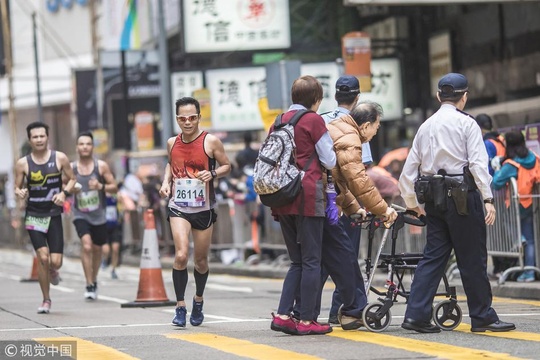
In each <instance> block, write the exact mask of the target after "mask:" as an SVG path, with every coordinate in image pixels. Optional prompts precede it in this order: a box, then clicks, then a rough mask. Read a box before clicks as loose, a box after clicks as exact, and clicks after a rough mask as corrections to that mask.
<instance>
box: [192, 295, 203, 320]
mask: <svg viewBox="0 0 540 360" xmlns="http://www.w3.org/2000/svg"><path fill="white" fill-rule="evenodd" d="M203 304H204V301H201V302H196V301H195V299H193V309H192V310H191V316H190V317H189V322H190V323H191V325H193V326H199V325H201V324H202V322H203V320H204V314H203V311H202V307H203Z"/></svg>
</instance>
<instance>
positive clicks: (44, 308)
mask: <svg viewBox="0 0 540 360" xmlns="http://www.w3.org/2000/svg"><path fill="white" fill-rule="evenodd" d="M50 311H51V300H50V299H47V300H43V303H41V306H40V307H38V310H37V312H38V314H48V313H49V312H50Z"/></svg>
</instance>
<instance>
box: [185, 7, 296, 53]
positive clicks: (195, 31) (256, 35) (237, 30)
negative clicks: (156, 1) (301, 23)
mask: <svg viewBox="0 0 540 360" xmlns="http://www.w3.org/2000/svg"><path fill="white" fill-rule="evenodd" d="M183 19H184V31H183V33H184V41H185V46H186V52H187V53H198V52H217V51H242V50H262V49H284V48H288V47H290V46H291V36H290V23H289V1H288V0H204V1H203V0H184V2H183Z"/></svg>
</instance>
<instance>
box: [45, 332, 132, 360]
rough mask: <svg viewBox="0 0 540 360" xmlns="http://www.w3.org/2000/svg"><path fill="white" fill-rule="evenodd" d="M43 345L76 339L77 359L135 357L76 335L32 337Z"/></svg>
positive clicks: (105, 359) (113, 359)
mask: <svg viewBox="0 0 540 360" xmlns="http://www.w3.org/2000/svg"><path fill="white" fill-rule="evenodd" d="M34 341H37V342H39V343H41V344H44V345H49V344H55V345H57V346H58V345H61V344H62V342H64V343H65V342H66V341H76V342H77V356H76V357H75V356H74V358H76V359H77V360H134V359H138V358H136V357H133V356H130V355H128V354H126V353H123V352H121V351H118V350H116V349H113V348H111V347H108V346H105V345H101V344H96V343H94V342H91V341H88V340H83V339H79V338H76V337H54V338H38V339H34Z"/></svg>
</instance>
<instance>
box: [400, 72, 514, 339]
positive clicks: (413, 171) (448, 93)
mask: <svg viewBox="0 0 540 360" xmlns="http://www.w3.org/2000/svg"><path fill="white" fill-rule="evenodd" d="M438 85H439V86H438V87H439V90H438V93H437V99H438V100H439V101H440V102H441V104H442V105H441V107H440V109H439V110H438V111H437V112H436V113H435V114H433V116H431V117H430V118H429V119H428V120H426V122H424V123H423V124H422V126H420V128H419V129H418V132H417V134H416V136H415V138H414V141H413V144H412V148H411V151H410V153H409V156H408V157H407V161H406V162H405V165H404V167H403V172H402V174H401V177H400V181H399V187H400V190H401V194H402V196H403V199H404V200H405V203H406V204H407V208H408V209H410V210H413V211H415V212H417V213H421V214H424V211H423V210H422V209H420V207H419V205H418V202H417V197H416V195H415V191H414V183H415V181H416V180H417V178H418V177H419V175H420V176H427V177H428V179H431V180H430V185H431V184H432V183H431V181H432V180H433V179H435V178H430V176H433V175H435V174H444V171H446V173H447V174H448V175H454V174H462V176H461V177H459V176H456V177H451V178H448V180H450V179H452V181H458V182H460V181H465V182H467V180H469V182H468V192H467V193H466V196H465V198H466V201H467V204H466V207H465V211H463V209H461V210H460V208H458V207H457V206H456V204H458V203H457V202H456V203H455V202H454V201H455V200H456V199H455V198H452V197H448V196H447V195H445V196H443V197H441V199H442V201H441V202H439V203H438V204H437V206H436V205H435V203H436V202H437V199H429V198H428V200H427V201H426V203H425V214H427V216H426V221H427V245H426V247H425V248H424V256H423V258H422V260H421V261H420V262H419V263H418V267H417V269H416V272H415V276H414V281H413V283H412V286H411V292H410V296H409V301H408V305H407V311H406V312H405V320H404V322H403V324H402V325H401V326H402V327H403V328H404V329H408V330H414V331H417V332H421V333H436V332H440V329H439V328H438V327H437V326H435V325H433V324H431V321H430V319H431V312H432V310H431V309H432V303H433V298H434V296H435V293H436V291H437V287H438V286H439V283H440V280H441V278H442V276H443V273H444V269H445V266H446V264H447V262H448V259H449V257H450V253H451V251H452V249H454V251H455V254H456V258H457V263H458V267H459V270H460V272H461V277H462V281H463V287H464V290H465V294H466V295H467V305H468V307H469V316H470V317H471V325H472V327H471V331H473V332H485V331H509V330H514V329H515V328H516V327H515V325H514V324H511V323H506V322H503V321H500V320H499V317H498V316H497V313H496V312H495V310H494V309H493V308H492V307H491V302H492V295H491V287H490V284H489V281H488V278H487V272H486V267H487V249H486V224H487V225H492V224H493V223H494V222H495V207H494V206H493V197H492V193H491V189H490V186H489V184H490V181H491V176H490V175H489V173H488V168H487V161H488V156H487V152H486V148H485V146H484V144H483V141H482V133H481V131H480V128H479V127H478V126H477V124H476V122H475V120H474V118H473V117H472V116H470V115H468V114H467V113H465V112H463V108H464V107H465V104H466V103H467V97H468V83H467V78H466V77H465V76H463V75H462V74H457V73H449V74H446V75H445V76H443V77H442V78H441V80H440V81H439V84H438ZM466 166H468V167H469V169H470V172H466V171H464V167H466ZM467 174H468V175H467ZM436 179H437V180H438V179H440V177H436ZM446 180H447V178H445V184H446ZM447 186H452V185H447ZM477 188H478V190H477ZM482 208H485V216H484V211H483V210H482ZM464 213H468V214H467V215H463V214H464Z"/></svg>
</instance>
